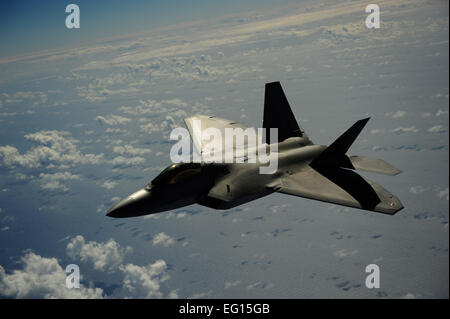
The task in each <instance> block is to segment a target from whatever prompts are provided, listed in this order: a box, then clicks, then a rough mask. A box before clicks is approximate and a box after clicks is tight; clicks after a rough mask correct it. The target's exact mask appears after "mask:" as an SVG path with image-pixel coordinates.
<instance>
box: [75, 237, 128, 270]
mask: <svg viewBox="0 0 450 319" xmlns="http://www.w3.org/2000/svg"><path fill="white" fill-rule="evenodd" d="M131 251H132V248H131V247H129V246H128V247H126V248H121V247H120V245H119V244H118V243H117V242H115V241H114V240H113V239H110V240H109V241H107V242H106V243H98V242H95V241H90V242H87V243H86V241H85V240H84V238H83V236H81V235H78V236H76V237H74V238H72V240H71V241H70V242H69V243H68V244H67V248H66V252H67V255H68V256H69V257H70V258H72V259H73V260H77V259H78V258H79V259H81V261H84V262H92V263H93V265H94V268H95V269H98V270H105V269H108V270H113V269H115V268H117V267H118V266H119V265H120V264H122V262H123V259H124V256H125V254H127V253H129V252H131Z"/></svg>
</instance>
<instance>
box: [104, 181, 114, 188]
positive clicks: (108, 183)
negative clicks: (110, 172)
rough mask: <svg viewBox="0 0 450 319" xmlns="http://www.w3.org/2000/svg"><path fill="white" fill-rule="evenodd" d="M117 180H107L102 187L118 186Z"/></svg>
mask: <svg viewBox="0 0 450 319" xmlns="http://www.w3.org/2000/svg"><path fill="white" fill-rule="evenodd" d="M117 184H118V183H117V182H114V181H105V182H104V183H103V184H102V187H104V188H106V189H113V188H114V187H116V186H117Z"/></svg>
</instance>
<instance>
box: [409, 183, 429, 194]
mask: <svg viewBox="0 0 450 319" xmlns="http://www.w3.org/2000/svg"><path fill="white" fill-rule="evenodd" d="M425 191H426V188H425V187H423V186H421V185H417V186H411V187H410V188H409V192H410V193H412V194H415V195H417V194H422V193H423V192H425Z"/></svg>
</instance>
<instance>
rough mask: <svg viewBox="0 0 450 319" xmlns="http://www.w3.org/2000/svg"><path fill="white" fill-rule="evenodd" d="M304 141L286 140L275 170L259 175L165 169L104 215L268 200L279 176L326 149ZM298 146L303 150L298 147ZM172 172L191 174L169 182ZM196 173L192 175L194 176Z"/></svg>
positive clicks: (222, 167)
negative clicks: (219, 191) (215, 193)
mask: <svg viewBox="0 0 450 319" xmlns="http://www.w3.org/2000/svg"><path fill="white" fill-rule="evenodd" d="M305 142H307V143H308V144H310V142H309V140H306V138H299V137H293V138H289V139H287V140H285V141H283V142H282V143H279V145H278V170H277V171H276V172H275V173H273V174H260V173H259V170H260V166H265V165H266V164H262V163H260V162H259V161H257V162H256V163H229V164H226V163H223V164H222V163H177V164H172V165H170V166H169V167H167V168H166V169H165V170H164V171H163V172H162V173H161V174H160V175H159V176H158V177H157V178H155V179H154V180H153V181H152V182H151V183H149V184H148V185H146V186H145V187H143V188H141V189H139V190H138V191H136V192H134V193H132V194H131V195H129V196H127V197H125V198H124V199H122V200H121V201H120V202H118V203H117V204H116V205H114V206H113V207H112V208H111V209H110V210H109V211H108V213H107V216H110V217H135V216H141V215H148V214H154V213H159V212H164V211H168V210H173V209H177V208H180V207H184V206H187V205H192V204H196V203H200V204H202V205H204V206H208V207H211V208H215V209H228V208H232V207H235V206H238V205H242V204H244V203H246V202H249V201H252V200H255V199H258V198H260V197H264V196H267V195H269V194H271V193H273V192H274V191H275V190H273V189H271V188H270V187H267V186H266V185H271V183H272V182H273V181H276V180H278V179H279V178H280V177H281V176H284V175H289V174H293V173H295V172H297V171H299V170H301V168H302V166H303V165H308V164H309V163H310V162H311V160H312V159H313V158H315V157H317V155H319V154H320V153H321V152H322V151H323V150H324V149H325V148H326V146H322V145H312V144H311V145H308V146H304V145H305ZM299 146H303V147H300V148H299ZM171 169H173V170H175V169H176V170H177V174H176V176H178V175H179V174H182V173H183V172H187V171H193V172H192V175H190V176H188V177H187V178H185V179H183V180H181V181H177V182H171V178H173V177H172V176H169V175H170V173H171ZM194 171H195V172H194ZM222 185H223V187H224V188H225V189H226V190H227V192H226V195H227V197H228V198H227V201H223V200H219V199H217V198H212V197H209V196H208V193H209V192H210V190H211V189H212V188H213V187H219V188H220V186H222ZM227 185H228V186H227Z"/></svg>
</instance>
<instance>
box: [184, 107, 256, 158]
mask: <svg viewBox="0 0 450 319" xmlns="http://www.w3.org/2000/svg"><path fill="white" fill-rule="evenodd" d="M184 122H185V123H186V126H187V128H188V130H189V133H190V134H191V138H192V141H193V143H194V147H195V149H196V150H197V152H198V153H199V154H205V153H208V152H213V150H214V151H217V150H220V151H221V153H222V155H224V154H225V153H227V152H233V151H236V150H238V149H244V150H245V149H247V142H248V140H247V138H244V139H236V138H234V140H233V143H232V144H231V145H229V146H228V145H225V129H226V128H230V129H238V130H239V129H240V130H246V129H248V130H249V131H250V130H251V131H253V132H254V133H255V137H256V130H255V129H254V128H247V127H245V126H243V125H240V124H238V123H236V122H233V121H230V120H226V119H223V118H219V117H215V116H207V115H196V116H192V117H188V118H185V119H184ZM210 128H216V129H217V130H218V132H220V136H213V135H211V133H212V132H213V131H211V130H208V129H210ZM242 154H244V153H242ZM214 155H215V154H214ZM235 157H236V156H233V158H235Z"/></svg>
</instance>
